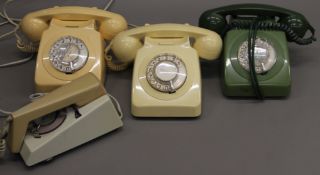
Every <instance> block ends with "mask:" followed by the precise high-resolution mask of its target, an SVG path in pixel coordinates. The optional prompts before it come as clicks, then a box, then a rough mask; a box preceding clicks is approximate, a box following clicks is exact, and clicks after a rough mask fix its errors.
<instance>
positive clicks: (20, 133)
mask: <svg viewBox="0 0 320 175" xmlns="http://www.w3.org/2000/svg"><path fill="white" fill-rule="evenodd" d="M114 100H115V99H113V97H112V96H110V95H108V94H107V93H106V90H105V89H104V87H103V85H102V84H101V81H100V80H98V79H97V77H96V76H95V75H93V74H91V73H88V74H86V75H84V76H82V77H80V78H78V79H76V80H73V81H71V82H70V83H68V84H66V85H64V86H61V87H59V88H57V89H55V90H53V91H52V92H50V93H48V94H46V95H44V96H43V97H40V98H38V99H35V100H34V101H33V102H32V103H30V104H28V105H26V106H24V107H22V108H21V109H19V110H17V111H15V112H13V113H12V114H11V115H10V118H9V119H10V120H8V122H9V123H8V124H9V126H10V127H9V132H8V145H9V148H10V151H11V152H12V153H20V154H21V156H22V158H23V159H24V161H25V163H26V164H27V165H28V166H32V165H34V164H37V163H39V162H41V161H44V160H48V159H50V158H52V157H54V156H56V155H58V154H60V153H63V152H65V151H67V150H70V149H72V148H75V147H77V146H79V145H81V144H84V143H86V142H88V141H90V140H92V139H94V138H97V137H99V136H101V135H103V134H106V133H108V132H110V131H112V130H115V129H117V128H119V127H121V126H122V125H123V124H122V121H121V117H122V113H121V109H120V108H119V107H118V106H116V105H115V104H114V103H115V101H114ZM0 139H2V138H0ZM3 141H4V140H0V142H3ZM2 146H3V145H2ZM0 147H1V145H0Z"/></svg>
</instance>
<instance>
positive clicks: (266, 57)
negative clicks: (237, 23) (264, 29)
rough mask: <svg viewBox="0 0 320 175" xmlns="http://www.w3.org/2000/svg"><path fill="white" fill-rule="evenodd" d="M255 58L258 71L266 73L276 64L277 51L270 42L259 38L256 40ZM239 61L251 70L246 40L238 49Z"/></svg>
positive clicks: (246, 68)
mask: <svg viewBox="0 0 320 175" xmlns="http://www.w3.org/2000/svg"><path fill="white" fill-rule="evenodd" d="M254 59H255V69H256V73H258V74H262V73H266V72H268V71H269V70H270V69H271V68H272V67H273V66H274V64H275V63H276V61H277V58H276V51H275V49H274V47H273V46H272V45H271V44H270V43H269V42H267V41H266V40H263V39H261V38H257V39H256V41H255V49H254ZM238 61H239V63H240V65H241V66H242V67H243V68H244V69H245V70H247V71H249V70H250V69H249V58H248V41H245V42H243V43H242V44H241V46H240V48H239V51H238Z"/></svg>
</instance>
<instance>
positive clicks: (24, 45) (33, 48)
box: [0, 0, 38, 68]
mask: <svg viewBox="0 0 320 175" xmlns="http://www.w3.org/2000/svg"><path fill="white" fill-rule="evenodd" d="M13 1H14V0H7V1H6V2H5V3H4V5H3V7H2V12H0V16H1V17H2V18H4V19H5V20H6V21H5V22H3V23H1V24H0V26H3V25H6V24H11V25H13V26H15V28H14V29H13V30H11V31H9V32H7V33H4V34H2V35H0V39H3V38H5V37H8V36H10V35H12V34H15V36H16V39H17V44H16V46H17V47H18V49H20V50H21V51H23V52H27V53H35V52H37V50H38V44H34V43H31V42H29V43H28V42H26V41H25V40H23V39H22V38H21V37H20V36H19V35H18V34H17V31H18V30H19V28H20V26H19V24H18V23H17V22H19V21H21V20H20V19H17V18H11V17H9V15H8V13H7V10H6V7H7V5H8V4H9V3H11V2H13ZM32 58H33V54H31V55H30V56H28V57H26V58H23V59H20V60H18V61H12V62H9V63H4V64H0V68H6V67H10V66H15V65H19V64H23V63H26V62H28V61H30V60H31V59H32Z"/></svg>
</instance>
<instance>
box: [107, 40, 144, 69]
mask: <svg viewBox="0 0 320 175" xmlns="http://www.w3.org/2000/svg"><path fill="white" fill-rule="evenodd" d="M120 35H121V34H120ZM141 47H142V43H141V42H140V40H139V39H138V38H135V37H128V36H117V37H115V39H114V40H113V41H112V46H111V48H112V50H113V53H114V54H115V56H116V57H117V58H118V59H119V60H120V61H122V62H125V63H127V62H131V61H132V60H133V59H134V58H135V57H136V54H137V52H138V50H139V49H140V48H141Z"/></svg>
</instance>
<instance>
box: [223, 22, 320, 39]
mask: <svg viewBox="0 0 320 175" xmlns="http://www.w3.org/2000/svg"><path fill="white" fill-rule="evenodd" d="M251 24H252V21H233V22H231V23H230V25H229V28H231V29H233V28H235V29H249V28H250V26H251ZM256 28H257V30H280V31H283V32H285V33H286V35H287V37H288V40H289V41H293V42H295V43H297V44H299V45H307V44H311V43H312V42H313V41H316V38H315V36H314V35H315V31H314V29H313V28H312V27H311V26H310V31H311V36H310V37H309V38H302V37H300V36H299V35H298V34H297V33H296V32H294V30H293V29H292V28H291V27H290V26H289V25H288V24H283V23H277V22H272V21H260V22H259V24H257V26H256Z"/></svg>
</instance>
